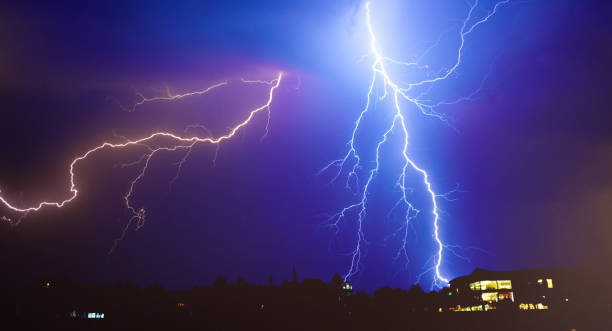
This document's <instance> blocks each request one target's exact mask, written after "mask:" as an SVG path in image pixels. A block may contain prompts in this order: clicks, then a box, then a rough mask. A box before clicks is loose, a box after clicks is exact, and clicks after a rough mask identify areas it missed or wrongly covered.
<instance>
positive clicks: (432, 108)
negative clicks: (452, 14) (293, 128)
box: [319, 0, 510, 287]
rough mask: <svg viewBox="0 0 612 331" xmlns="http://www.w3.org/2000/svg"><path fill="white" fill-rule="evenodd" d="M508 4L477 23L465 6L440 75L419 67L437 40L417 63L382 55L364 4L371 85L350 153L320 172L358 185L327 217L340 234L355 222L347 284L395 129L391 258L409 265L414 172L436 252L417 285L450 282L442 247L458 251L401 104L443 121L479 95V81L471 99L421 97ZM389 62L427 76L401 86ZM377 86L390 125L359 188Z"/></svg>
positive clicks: (456, 64) (359, 255)
mask: <svg viewBox="0 0 612 331" xmlns="http://www.w3.org/2000/svg"><path fill="white" fill-rule="evenodd" d="M509 1H510V0H504V1H499V2H497V3H495V5H494V6H493V9H492V10H491V11H489V12H488V13H487V14H486V15H485V16H484V17H482V18H478V19H475V18H474V17H473V16H474V11H475V9H476V7H477V6H478V0H476V1H474V2H473V3H471V4H470V5H469V10H468V13H467V15H466V17H465V19H464V20H463V21H462V25H461V28H460V31H459V40H460V43H459V46H458V47H457V50H456V58H455V61H454V63H453V64H452V66H450V68H448V69H442V70H441V71H439V72H437V73H432V72H430V70H429V66H428V65H424V64H421V61H422V58H423V57H424V56H425V55H426V54H427V53H428V52H429V51H431V49H432V48H433V47H435V46H436V45H437V43H439V42H440V40H438V41H437V42H436V44H434V46H432V47H430V48H429V49H427V50H426V51H425V52H424V53H423V55H422V56H421V58H420V59H419V60H417V61H413V62H406V61H399V60H395V59H392V58H390V57H387V56H385V55H383V54H382V52H381V51H380V50H379V48H378V41H377V38H376V34H375V32H374V28H373V27H372V23H371V10H370V3H369V2H368V3H366V5H365V14H366V25H367V29H368V34H369V40H370V43H369V48H370V49H369V53H368V54H366V55H365V56H364V57H363V58H362V59H365V58H368V57H370V58H372V59H373V61H372V64H371V70H372V76H371V80H370V84H369V89H368V93H367V95H366V103H365V106H364V108H363V109H362V110H361V112H360V113H359V116H358V117H357V119H356V121H355V123H354V126H353V129H352V133H351V137H350V139H349V141H348V151H347V152H346V154H345V155H344V157H343V158H341V159H338V160H334V161H332V162H331V163H329V164H328V165H327V166H325V167H323V168H322V169H321V170H320V171H319V173H322V172H325V171H327V170H328V169H330V168H333V167H336V168H337V172H336V173H335V175H334V177H333V178H332V183H333V182H335V181H336V180H337V179H338V178H339V177H340V176H341V175H342V174H343V173H344V171H345V170H346V171H348V174H347V175H346V182H345V187H346V188H347V189H352V188H353V186H356V187H357V196H358V197H359V199H358V200H357V201H356V202H355V203H352V204H350V205H348V206H346V207H344V208H342V209H341V210H340V211H339V212H337V213H336V214H334V215H332V217H331V218H329V220H328V224H329V225H330V226H332V227H333V228H335V229H336V233H337V232H338V227H339V225H340V223H341V222H342V221H343V220H344V219H346V218H348V217H350V216H351V215H354V217H355V220H356V224H357V230H356V233H355V239H354V242H355V244H354V249H353V250H352V252H351V256H352V257H351V260H350V267H349V268H348V271H347V273H346V274H345V276H344V279H345V281H346V280H348V279H350V278H351V277H353V276H355V275H356V274H357V273H358V272H359V271H360V269H359V268H360V262H361V258H362V255H363V253H362V249H363V248H362V246H363V244H364V243H365V233H364V226H363V224H364V222H365V220H366V216H367V204H368V194H369V189H370V187H371V185H372V183H373V181H374V179H375V178H376V175H377V174H378V172H379V170H380V166H381V162H382V160H381V155H380V150H381V147H382V146H383V145H384V144H385V143H386V142H387V141H388V137H389V135H390V134H391V133H394V132H395V131H399V133H400V134H401V137H402V139H403V142H402V147H401V148H400V149H399V151H398V153H399V155H400V156H401V160H402V165H401V172H400V173H399V175H398V178H397V182H396V185H397V187H399V189H400V192H401V196H400V199H399V201H398V202H397V204H396V205H395V206H394V207H393V209H395V208H397V207H398V206H400V205H403V206H404V210H405V213H404V217H403V224H402V226H401V227H400V230H398V233H400V235H401V238H402V239H401V246H400V249H399V250H398V251H397V253H396V254H395V257H394V258H395V259H397V258H399V257H400V256H404V257H405V258H406V263H408V261H409V259H408V248H407V244H408V241H409V238H408V235H409V232H408V229H409V227H410V226H411V221H412V220H413V219H414V218H415V217H416V216H417V215H419V213H420V212H421V211H420V210H419V209H417V208H416V207H415V206H414V205H413V203H412V202H411V201H410V200H409V194H408V193H409V191H410V188H409V187H408V183H407V182H406V181H407V180H406V178H407V175H408V174H409V172H413V173H416V174H418V175H420V177H421V178H422V184H423V186H424V187H425V190H426V194H427V197H428V200H429V201H430V203H431V210H429V211H428V214H429V215H430V217H431V220H432V225H433V231H432V232H433V233H432V237H433V239H434V241H435V245H436V247H437V249H436V252H435V254H434V255H433V256H432V257H430V259H429V260H428V262H426V266H425V269H426V270H425V271H424V272H423V273H421V274H420V275H418V277H417V282H418V281H419V279H420V278H421V276H423V275H424V274H426V273H428V272H433V283H432V287H434V286H437V287H444V286H447V285H448V279H447V278H446V277H445V276H443V275H442V271H441V267H442V262H443V257H444V256H445V250H446V249H448V250H449V251H450V252H451V254H455V255H456V252H455V250H454V249H453V248H455V247H454V246H451V245H447V244H445V243H444V242H443V241H442V239H441V236H440V224H439V221H440V209H439V203H438V199H439V198H441V197H442V198H444V197H445V196H446V194H438V193H436V191H435V190H434V188H433V184H432V181H431V178H430V175H429V174H428V173H427V171H426V170H425V169H424V168H422V167H421V166H419V165H418V164H417V162H416V161H414V160H413V159H412V158H410V156H409V152H408V137H409V134H408V126H407V121H406V117H405V113H404V111H403V108H402V106H401V102H407V103H408V104H410V105H412V106H413V107H414V108H415V109H416V110H418V111H419V112H420V113H421V114H423V115H425V116H431V117H434V118H437V119H439V120H442V121H445V122H446V118H445V117H444V115H443V114H441V113H439V112H437V111H436V109H437V108H438V107H439V106H442V105H453V104H457V103H459V102H463V101H469V100H471V99H472V98H473V97H474V96H475V95H476V94H477V93H479V92H480V90H481V89H482V83H481V86H480V87H479V88H478V89H477V90H476V91H474V92H472V93H471V94H470V95H468V96H466V97H462V98H459V99H457V100H451V101H439V102H432V101H431V100H427V99H425V96H426V95H427V93H428V92H429V91H430V90H431V89H432V88H433V87H435V85H436V84H437V83H439V82H441V81H444V80H447V79H448V78H450V77H452V76H453V74H454V73H455V72H456V71H457V68H458V67H459V66H460V65H461V60H462V56H463V50H464V45H465V39H466V37H467V36H468V35H470V34H471V33H472V32H473V31H474V30H475V29H476V28H477V27H478V26H479V25H481V24H483V23H485V22H487V21H488V20H489V19H490V18H491V17H493V15H495V13H496V12H497V10H498V8H499V7H500V6H502V5H504V4H506V3H508V2H509ZM389 64H393V65H394V66H398V67H401V68H411V69H416V70H421V71H424V72H425V73H426V76H425V77H427V78H425V79H421V80H414V81H412V82H408V83H403V84H400V83H399V82H398V81H396V80H395V79H394V78H393V77H392V75H391V74H390V72H389V71H388V69H387V66H388V65H389ZM485 79H486V77H485ZM483 82H484V80H483ZM380 83H382V86H383V90H384V93H383V95H382V96H379V97H378V98H379V99H380V100H382V99H385V98H387V97H390V98H391V100H392V104H393V107H392V119H391V122H390V124H389V126H388V127H387V128H386V130H385V131H384V133H383V134H382V136H381V137H380V139H379V140H377V141H376V145H375V146H376V147H375V155H374V160H375V163H374V166H373V167H371V168H369V170H367V172H366V175H365V181H364V182H363V184H362V185H360V184H359V174H358V173H359V170H360V169H362V168H366V169H367V167H366V166H365V165H364V160H362V157H361V155H360V153H359V149H360V146H358V144H357V142H356V138H357V136H358V133H359V129H360V128H361V126H362V123H363V121H364V120H365V115H366V113H368V111H369V110H370V109H371V108H372V101H373V100H375V98H376V97H377V96H376V95H375V92H376V91H375V90H376V89H375V88H376V86H377V84H380ZM419 88H421V89H419ZM422 89H425V90H424V91H422ZM419 91H420V93H419ZM351 164H352V165H351ZM396 234H397V233H396Z"/></svg>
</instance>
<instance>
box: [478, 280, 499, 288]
mask: <svg viewBox="0 0 612 331" xmlns="http://www.w3.org/2000/svg"><path fill="white" fill-rule="evenodd" d="M480 288H481V289H483V290H497V288H498V287H497V281H496V280H481V281H480Z"/></svg>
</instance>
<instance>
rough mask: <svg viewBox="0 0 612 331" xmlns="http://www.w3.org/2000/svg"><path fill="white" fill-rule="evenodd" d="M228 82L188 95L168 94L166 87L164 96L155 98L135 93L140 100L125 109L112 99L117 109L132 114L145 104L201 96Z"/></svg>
mask: <svg viewBox="0 0 612 331" xmlns="http://www.w3.org/2000/svg"><path fill="white" fill-rule="evenodd" d="M227 84H228V82H227V81H223V82H219V83H216V84H213V85H211V86H209V87H207V88H205V89H203V90H200V91H193V92H188V93H183V94H172V93H171V92H170V89H169V88H168V87H166V95H163V96H155V97H150V98H148V97H145V96H144V94H142V93H141V92H136V96H137V97H138V98H140V100H139V101H138V102H136V103H134V104H133V105H132V106H131V107H126V106H124V105H122V104H121V103H120V102H119V101H118V100H117V99H115V98H112V99H113V100H115V102H117V104H118V105H119V107H120V108H121V109H123V110H125V111H127V112H133V111H136V108H138V107H140V106H142V105H144V104H147V103H151V102H156V101H175V100H178V99H183V98H186V97H191V96H197V95H203V94H206V93H208V92H210V91H212V90H214V89H216V88H217V87H221V86H225V85H227Z"/></svg>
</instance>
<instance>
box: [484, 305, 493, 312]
mask: <svg viewBox="0 0 612 331" xmlns="http://www.w3.org/2000/svg"><path fill="white" fill-rule="evenodd" d="M484 308H485V309H484V310H485V311H489V310H494V309H495V306H493V305H484Z"/></svg>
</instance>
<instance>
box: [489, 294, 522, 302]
mask: <svg viewBox="0 0 612 331" xmlns="http://www.w3.org/2000/svg"><path fill="white" fill-rule="evenodd" d="M481 298H482V301H485V302H498V301H504V300H511V301H512V302H514V293H512V292H500V293H498V292H483V293H482V294H481Z"/></svg>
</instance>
